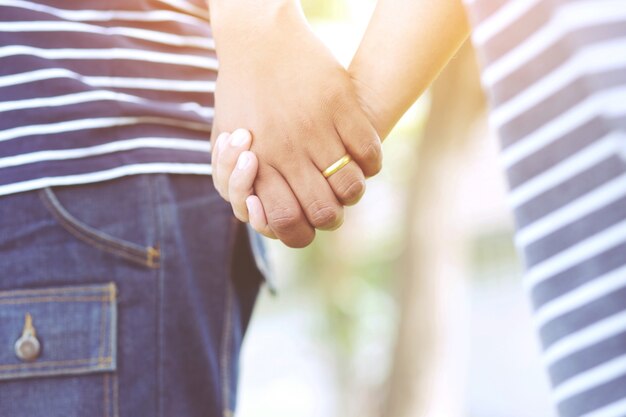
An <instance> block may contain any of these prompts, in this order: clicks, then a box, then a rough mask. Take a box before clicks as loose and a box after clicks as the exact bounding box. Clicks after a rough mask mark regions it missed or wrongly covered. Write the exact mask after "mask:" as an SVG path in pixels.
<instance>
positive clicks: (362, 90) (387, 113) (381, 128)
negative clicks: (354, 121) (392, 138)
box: [348, 66, 395, 140]
mask: <svg viewBox="0 0 626 417" xmlns="http://www.w3.org/2000/svg"><path fill="white" fill-rule="evenodd" d="M348 73H349V74H350V78H351V79H352V83H353V85H354V91H355V92H356V95H357V98H358V100H359V104H360V105H361V108H362V109H363V112H364V113H365V115H366V116H367V118H368V119H369V121H370V123H371V124H372V126H373V127H374V129H375V130H376V133H378V136H379V137H380V138H381V140H384V139H385V138H386V137H387V135H388V134H389V132H390V131H391V129H393V126H394V124H395V118H394V117H393V109H392V108H391V107H390V106H389V105H388V103H387V102H386V101H385V100H383V99H382V96H381V94H380V93H379V92H378V91H376V89H375V88H373V87H372V86H370V85H369V84H368V83H367V82H365V81H364V80H363V79H361V78H360V77H359V74H358V71H355V70H354V68H353V67H352V66H351V67H350V68H349V70H348Z"/></svg>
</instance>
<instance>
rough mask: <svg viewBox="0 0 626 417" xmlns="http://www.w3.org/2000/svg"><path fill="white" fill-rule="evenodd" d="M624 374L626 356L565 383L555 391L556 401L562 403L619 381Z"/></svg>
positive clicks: (625, 371)
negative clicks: (603, 385) (611, 382)
mask: <svg viewBox="0 0 626 417" xmlns="http://www.w3.org/2000/svg"><path fill="white" fill-rule="evenodd" d="M624 374H626V355H623V356H619V357H617V358H614V359H612V360H610V361H608V362H605V363H603V364H602V365H598V366H596V367H595V368H592V369H589V370H587V371H585V372H581V373H580V374H577V375H576V376H574V377H573V378H570V379H568V380H567V381H564V382H563V383H561V384H560V385H559V386H557V387H556V388H555V389H554V392H553V395H554V399H555V401H556V402H557V403H560V402H562V401H565V400H567V399H568V398H571V397H573V396H574V395H578V394H580V393H582V392H585V391H589V390H591V389H593V388H595V387H597V386H599V385H602V384H604V383H607V382H609V381H612V380H614V379H617V378H619V377H620V376H623V375H624Z"/></svg>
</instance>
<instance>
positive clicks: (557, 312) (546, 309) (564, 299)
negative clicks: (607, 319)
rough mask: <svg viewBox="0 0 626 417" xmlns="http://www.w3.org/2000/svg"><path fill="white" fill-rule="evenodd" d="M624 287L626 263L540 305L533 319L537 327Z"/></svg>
mask: <svg viewBox="0 0 626 417" xmlns="http://www.w3.org/2000/svg"><path fill="white" fill-rule="evenodd" d="M624 287H626V265H624V266H622V267H620V268H618V269H615V270H613V271H611V272H609V273H607V274H604V275H602V276H600V277H598V278H594V279H593V281H590V282H587V283H586V284H584V285H581V286H580V287H578V288H576V289H575V290H573V291H570V292H567V293H565V294H562V295H560V296H559V297H558V298H555V299H553V300H551V301H549V302H547V303H546V304H544V305H542V306H541V307H540V308H538V309H537V311H535V313H534V314H533V321H534V323H535V325H536V326H537V327H538V328H539V327H542V326H544V325H545V324H546V323H548V322H549V321H552V320H554V319H556V318H557V317H560V316H562V315H563V314H566V313H569V312H570V311H573V310H575V309H577V308H579V307H582V306H584V305H586V304H589V303H591V302H593V301H595V300H597V299H599V298H601V297H603V296H605V295H608V294H610V293H611V292H613V291H617V290H619V289H622V288H624Z"/></svg>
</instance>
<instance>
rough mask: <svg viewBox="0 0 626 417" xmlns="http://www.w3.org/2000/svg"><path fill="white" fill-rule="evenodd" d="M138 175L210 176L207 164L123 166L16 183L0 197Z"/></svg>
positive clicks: (0, 191) (2, 190) (1, 190)
mask: <svg viewBox="0 0 626 417" xmlns="http://www.w3.org/2000/svg"><path fill="white" fill-rule="evenodd" d="M138 174H195V175H211V165H209V164H184V163H180V164H177V163H167V162H157V163H149V164H135V165H124V166H121V167H117V168H113V169H109V170H106V171H98V172H91V173H88V174H79V175H68V176H64V177H46V178H38V179H35V180H30V181H24V182H18V183H14V184H7V185H3V186H0V195H7V194H15V193H21V192H24V191H31V190H38V189H40V188H45V187H57V186H62V185H78V184H88V183H93V182H101V181H107V180H112V179H115V178H120V177H125V176H127V175H138Z"/></svg>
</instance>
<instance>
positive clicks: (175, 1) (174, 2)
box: [157, 0, 209, 20]
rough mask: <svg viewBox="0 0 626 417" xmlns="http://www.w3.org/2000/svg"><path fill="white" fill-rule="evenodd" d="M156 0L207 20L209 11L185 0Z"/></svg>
mask: <svg viewBox="0 0 626 417" xmlns="http://www.w3.org/2000/svg"><path fill="white" fill-rule="evenodd" d="M157 1H159V2H161V3H165V4H167V5H168V6H172V7H174V8H176V9H178V10H182V11H184V12H186V13H189V14H192V15H194V16H198V17H200V18H203V19H206V20H209V11H208V10H207V9H202V8H200V7H198V6H196V5H195V4H192V3H190V2H188V1H185V0H157Z"/></svg>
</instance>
